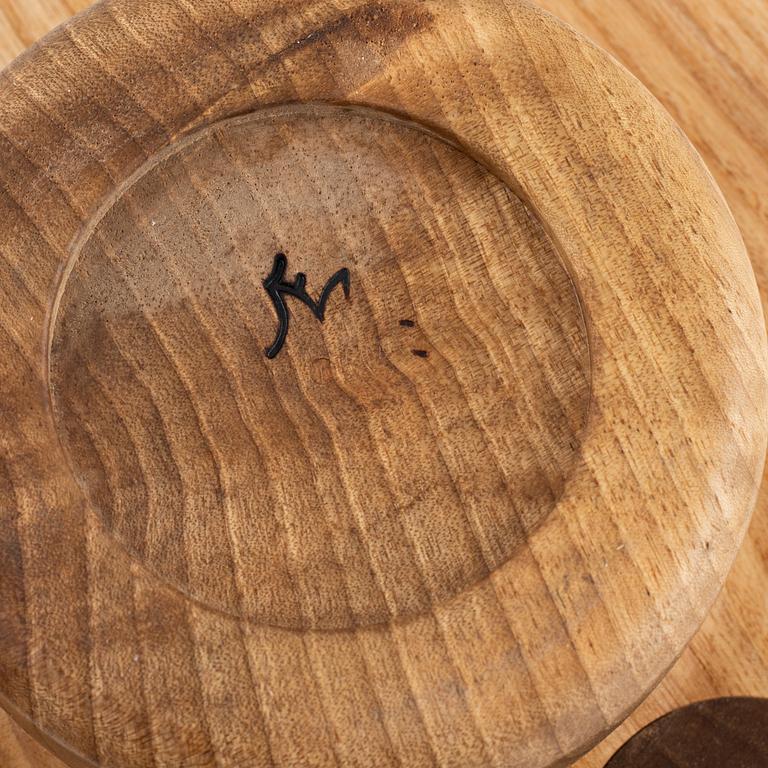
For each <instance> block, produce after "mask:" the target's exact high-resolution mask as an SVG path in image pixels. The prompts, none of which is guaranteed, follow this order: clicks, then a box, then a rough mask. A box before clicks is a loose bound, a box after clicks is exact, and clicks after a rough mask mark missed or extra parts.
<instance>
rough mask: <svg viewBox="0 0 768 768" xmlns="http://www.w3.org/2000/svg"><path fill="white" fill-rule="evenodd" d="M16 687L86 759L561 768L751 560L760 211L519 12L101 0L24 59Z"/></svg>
mask: <svg viewBox="0 0 768 768" xmlns="http://www.w3.org/2000/svg"><path fill="white" fill-rule="evenodd" d="M0 205H1V206H2V217H0V222H1V223H0V267H2V275H1V277H0V287H2V291H3V293H2V297H1V298H0V332H1V333H2V339H3V342H2V343H3V351H4V354H3V355H2V357H1V361H0V372H1V373H0V402H2V405H3V408H2V410H1V411H0V419H1V421H0V448H1V451H2V452H1V453H0V459H2V461H0V469H1V470H2V471H1V472H0V483H2V485H1V486H0V488H1V493H2V496H1V497H0V498H2V501H3V504H2V505H0V515H2V517H0V547H1V549H0V553H1V556H0V703H2V705H3V706H4V707H5V708H6V709H7V710H8V711H9V712H10V713H11V714H12V715H13V716H14V717H15V718H16V719H17V721H18V722H19V723H20V724H21V725H22V726H23V727H24V728H26V729H27V730H29V731H30V732H31V733H32V734H33V735H35V736H36V738H38V739H40V740H41V741H42V742H44V743H45V744H46V745H47V746H49V747H51V748H53V749H54V750H55V751H56V752H57V754H59V755H60V756H61V757H62V758H63V759H64V760H65V761H67V762H68V763H69V764H70V765H73V766H83V765H85V766H110V767H111V766H117V767H119V768H144V767H145V766H155V765H156V766H169V767H172V768H175V767H176V766H192V765H194V766H209V765H210V766H214V765H217V766H222V767H224V768H235V767H238V768H240V767H245V766H269V765H274V766H305V765H306V766H326V765H328V766H330V765H338V766H352V765H360V766H389V765H407V766H418V767H419V768H421V767H422V766H429V765H446V766H447V765H457V766H462V768H469V767H470V766H478V767H479V766H492V765H493V766H504V767H505V768H506V766H520V767H523V766H525V767H526V768H533V767H536V768H543V767H545V766H554V765H562V764H565V763H566V762H567V761H568V760H569V759H571V758H573V757H575V756H577V755H578V754H580V753H582V752H584V751H585V750H586V749H588V748H589V747H590V746H591V745H593V744H594V743H595V742H596V741H597V740H598V739H599V738H600V737H601V736H602V735H603V734H605V733H606V732H607V731H608V730H610V729H611V728H612V727H613V726H614V725H615V724H616V723H617V722H619V721H620V720H621V719H622V718H623V717H624V716H625V715H626V714H627V713H628V712H629V711H631V710H632V709H633V708H634V707H635V706H636V704H637V703H638V702H639V701H640V700H641V699H642V698H643V697H644V696H645V695H646V694H647V693H648V691H649V690H650V689H651V688H652V686H653V685H654V684H655V683H656V681H658V679H659V678H660V677H661V675H662V674H663V673H664V672H665V671H666V670H667V669H668V667H669V666H670V665H671V663H672V662H673V661H674V660H675V658H676V657H677V656H678V654H679V653H680V652H681V650H682V649H683V648H684V646H685V644H686V643H687V641H688V640H689V638H690V637H691V635H692V634H693V632H694V631H695V630H696V628H697V627H698V626H699V624H700V622H701V620H702V619H703V617H704V615H705V614H706V611H707V609H708V607H709V606H710V605H711V603H712V601H713V600H714V598H715V596H716V594H717V592H718V590H719V588H720V586H721V585H722V583H723V580H724V578H725V575H726V573H727V571H728V568H729V566H730V564H731V562H732V560H733V557H734V555H735V553H736V550H737V548H738V545H739V543H740V541H741V538H742V536H743V534H744V531H745V528H746V524H747V522H748V519H749V515H750V512H751V509H752V506H753V503H754V499H755V494H756V490H757V487H758V484H759V481H760V476H761V470H762V465H763V459H764V455H765V448H766V441H767V440H768V427H767V426H766V424H765V419H764V417H763V415H764V413H765V411H766V399H767V398H768V392H767V391H766V368H767V366H768V361H767V360H766V346H765V331H764V326H763V318H762V313H761V309H760V303H759V299H758V295H757V290H756V287H755V281H754V277H753V274H752V272H751V269H750V266H749V262H748V260H747V258H746V255H745V253H744V248H743V245H742V242H741V238H740V236H739V233H738V231H737V229H736V226H735V224H734V222H733V220H732V218H731V216H730V213H729V212H728V210H727V207H726V205H725V203H724V202H723V199H722V197H721V195H720V193H719V192H718V190H717V189H716V187H715V186H714V184H713V182H712V179H711V178H710V176H709V174H708V172H707V171H706V169H705V168H704V167H703V165H702V163H701V161H700V160H699V158H698V156H697V155H696V154H695V152H694V151H693V149H692V148H691V147H690V145H689V144H688V142H687V140H686V139H685V138H684V137H683V136H682V135H681V133H680V132H679V130H678V129H677V128H676V126H675V125H674V124H673V123H672V121H671V120H670V118H669V117H668V116H667V115H666V114H665V113H664V112H663V110H662V109H661V108H660V106H659V105H658V104H657V103H656V102H655V101H654V100H653V98H652V97H651V96H650V95H649V94H648V93H647V92H646V91H645V90H644V89H643V88H642V87H641V86H640V85H639V83H637V82H636V81H635V80H633V79H632V78H631V77H630V76H629V75H628V74H627V73H626V72H625V71H624V70H623V69H621V68H620V67H619V66H618V65H617V64H616V63H615V62H614V61H613V60H611V59H610V58H609V57H608V56H607V55H606V54H604V53H602V52H601V51H599V50H598V49H596V48H595V47H594V46H593V45H591V44H590V43H588V42H587V41H585V40H584V39H583V38H581V37H579V36H577V35H576V34H575V33H573V32H572V31H571V30H569V29H567V28H566V27H564V26H563V25H561V24H560V23H559V22H557V21H555V20H554V19H553V18H552V17H550V16H548V15H546V14H544V13H542V12H541V11H538V10H536V9H534V8H532V7H531V6H529V5H528V4H527V3H524V2H519V1H518V0H506V1H505V2H504V3H503V4H502V3H499V2H498V0H494V1H493V2H492V1H491V0H464V1H463V2H457V3H446V2H441V1H440V0H428V1H427V2H417V0H382V1H381V2H362V1H360V0H358V1H357V2H355V1H348V0H341V1H340V2H329V0H308V1H307V2H303V3H301V4H300V5H299V6H294V5H293V4H288V3H278V2H274V1H273V0H261V2H257V1H256V0H229V1H228V2H226V3H222V2H220V0H217V2H214V0H175V1H174V2H172V3H162V4H160V3H157V2H150V1H149V0H111V1H110V2H105V3H101V4H99V5H97V6H95V7H94V8H93V9H92V10H90V11H89V12H87V13H86V14H85V15H82V16H80V17H78V18H77V19H76V20H74V21H72V22H71V23H69V24H68V25H66V26H65V27H63V28H60V29H59V30H58V31H57V32H55V33H54V34H53V35H52V36H50V37H48V38H47V39H46V41H45V42H44V43H43V44H42V45H41V46H38V47H37V48H35V49H34V50H33V51H32V52H31V53H29V54H27V55H25V56H24V57H23V58H22V59H20V60H18V61H17V62H16V63H15V64H14V65H13V66H12V67H11V68H10V69H8V70H6V71H5V72H4V74H3V75H2V78H0Z"/></svg>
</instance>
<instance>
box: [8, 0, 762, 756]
mask: <svg viewBox="0 0 768 768" xmlns="http://www.w3.org/2000/svg"><path fill="white" fill-rule="evenodd" d="M540 4H541V5H542V6H543V7H545V8H546V9H548V10H550V11H552V12H553V13H555V14H556V15H558V16H560V17H561V18H563V19H565V20H566V21H568V22H569V23H571V24H572V25H573V26H574V27H576V28H577V29H578V30H580V31H582V32H584V33H585V34H587V35H588V36H590V37H592V38H593V39H594V40H596V41H597V42H598V43H599V44H600V45H602V46H603V47H605V48H606V49H608V50H609V51H611V52H612V53H613V54H614V55H615V56H617V58H619V59H620V60H621V61H622V62H623V63H624V64H625V65H626V66H628V67H629V69H630V70H631V71H632V72H634V73H635V75H637V77H639V78H640V79H641V80H642V81H643V82H644V83H645V84H646V85H647V86H648V87H649V88H650V89H651V91H653V92H654V93H655V94H656V96H657V97H658V98H659V99H660V100H661V101H662V102H663V103H664V105H665V106H666V107H667V109H668V110H669V111H670V112H671V113H672V114H673V116H674V117H675V119H676V120H677V121H678V122H679V124H680V125H681V126H682V127H683V129H684V130H685V131H686V132H687V134H688V136H689V137H690V138H691V140H692V141H693V143H694V144H695V145H696V146H697V148H698V149H699V151H700V152H701V153H702V155H703V156H704V159H705V160H706V162H707V163H708V165H709V168H710V169H711V171H712V173H713V174H714V176H715V178H716V179H717V181H718V183H719V184H720V186H721V188H722V190H723V192H724V193H725V196H726V199H727V200H728V202H729V204H730V205H731V208H732V209H733V212H734V214H735V216H736V219H737V221H738V223H739V225H740V227H741V229H742V232H743V235H744V239H745V242H746V244H747V248H748V249H749V252H750V254H751V256H752V260H753V264H754V267H755V271H756V274H757V278H758V282H759V284H760V288H761V291H762V293H763V296H764V301H765V300H768V2H766V0H736V1H735V2H734V0H540ZM88 5H89V2H88V0H0V64H1V65H5V64H6V63H8V62H9V61H10V60H11V59H13V58H14V57H15V56H16V55H18V54H19V53H21V52H22V51H23V50H24V49H25V48H26V47H27V46H29V45H31V44H32V43H34V42H35V41H36V40H37V39H39V38H40V37H41V36H42V35H44V34H45V33H46V32H47V31H48V30H49V29H51V28H52V27H53V26H55V25H57V24H59V23H61V22H63V21H65V20H66V19H67V18H69V17H70V16H71V15H72V14H74V13H76V12H78V11H80V10H82V9H84V8H85V7H87V6H88ZM766 303H768V302H766ZM767 308H768V307H767ZM766 584H768V484H765V483H764V486H763V490H762V493H761V498H760V501H759V503H758V509H757V512H756V514H755V518H754V521H753V523H752V526H751V529H750V532H749V535H748V538H747V541H746V543H745V545H744V548H743V550H742V552H741V554H740V555H739V558H738V560H737V562H736V565H735V567H734V570H733V572H732V574H731V576H730V577H729V580H728V582H727V584H726V587H725V589H724V591H723V594H722V596H721V597H720V599H719V601H718V602H717V604H716V606H715V608H714V609H713V611H712V613H711V615H710V617H709V618H708V619H707V621H706V623H705V624H704V626H703V627H702V629H701V631H700V632H699V633H698V635H697V636H696V638H695V639H694V640H693V642H692V643H691V645H690V646H689V648H688V649H687V650H686V651H685V652H684V653H683V655H682V657H681V659H680V660H679V661H678V663H677V664H676V665H675V667H674V668H673V669H672V670H671V672H670V673H669V674H668V676H667V677H666V678H665V680H664V681H663V682H662V683H661V685H660V686H659V687H658V689H657V690H656V691H655V692H654V693H653V694H652V695H651V696H650V697H649V698H648V700H647V701H646V702H645V703H644V704H643V705H642V706H641V707H640V708H639V709H638V710H637V711H636V712H635V713H634V714H633V715H632V716H631V717H630V718H629V719H628V720H627V721H626V722H625V723H624V724H623V725H622V726H621V727H620V728H618V729H617V730H616V731H615V732H614V733H613V734H612V735H611V736H610V737H609V738H608V739H606V740H605V741H604V742H603V743H602V744H601V745H600V746H598V747H597V748H596V749H595V750H593V752H592V753H591V754H590V755H588V756H587V757H585V758H583V759H582V760H581V761H579V762H578V763H577V765H578V766H579V768H602V766H604V765H605V763H606V762H607V760H608V759H609V758H610V757H611V755H612V754H613V753H614V752H615V751H616V750H617V749H618V748H619V747H620V746H621V745H622V744H623V743H624V742H625V741H626V740H627V739H628V738H629V737H630V736H632V735H633V734H634V733H636V732H637V731H638V730H639V729H640V728H641V727H643V726H644V725H646V724H647V723H649V722H650V721H651V720H653V719H655V718H657V717H659V716H661V715H663V714H665V713H666V712H669V711H670V710H672V709H675V708H676V707H681V706H684V705H686V704H688V703H690V702H694V701H699V700H702V699H708V698H713V697H717V696H735V695H750V696H764V697H768V590H766ZM0 766H3V768H60V763H58V761H56V760H54V759H53V758H48V757H46V756H45V753H44V752H43V751H42V750H41V748H40V747H38V746H37V745H36V744H34V743H32V742H31V741H30V740H29V739H28V738H27V737H26V736H25V735H24V734H23V733H21V731H20V730H19V729H18V728H17V727H16V726H15V725H13V724H12V723H11V722H10V721H9V720H7V719H6V718H5V717H4V716H0Z"/></svg>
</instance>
